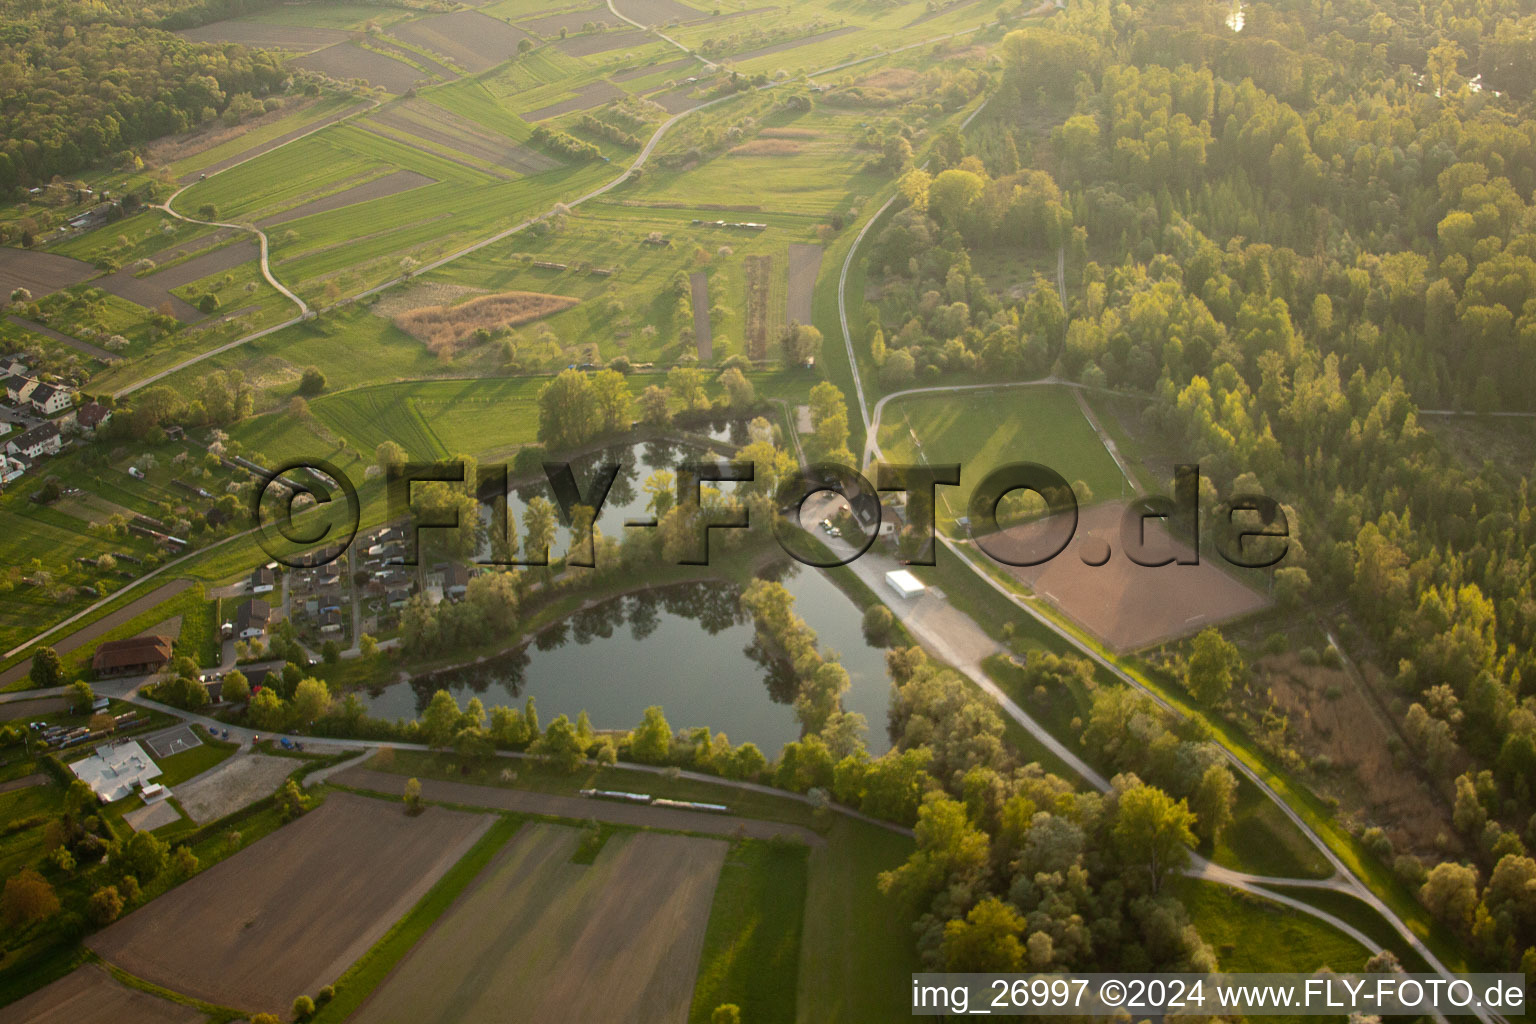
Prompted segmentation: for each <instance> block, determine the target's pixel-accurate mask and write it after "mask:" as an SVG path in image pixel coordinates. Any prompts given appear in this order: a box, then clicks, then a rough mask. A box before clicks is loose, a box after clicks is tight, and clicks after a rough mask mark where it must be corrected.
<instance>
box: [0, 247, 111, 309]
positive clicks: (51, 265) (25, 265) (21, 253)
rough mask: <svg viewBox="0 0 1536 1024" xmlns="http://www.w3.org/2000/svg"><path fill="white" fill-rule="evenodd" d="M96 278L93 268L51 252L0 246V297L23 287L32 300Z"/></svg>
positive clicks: (5, 296) (6, 296)
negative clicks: (29, 293) (30, 294)
mask: <svg viewBox="0 0 1536 1024" xmlns="http://www.w3.org/2000/svg"><path fill="white" fill-rule="evenodd" d="M94 276H96V268H95V267H93V266H91V265H90V264H89V263H86V262H84V261H83V260H73V259H70V258H69V257H68V256H60V255H58V254H57V253H52V252H38V251H37V250H35V249H13V248H10V247H9V246H0V297H4V298H7V299H8V298H10V295H11V292H13V291H15V290H16V289H17V288H25V289H26V290H27V291H29V292H31V293H32V297H33V298H34V299H40V298H42V297H43V296H44V295H50V294H52V293H53V292H56V291H59V290H60V289H62V288H68V287H69V286H70V285H73V284H79V283H80V282H81V281H84V280H87V279H88V278H91V277H94Z"/></svg>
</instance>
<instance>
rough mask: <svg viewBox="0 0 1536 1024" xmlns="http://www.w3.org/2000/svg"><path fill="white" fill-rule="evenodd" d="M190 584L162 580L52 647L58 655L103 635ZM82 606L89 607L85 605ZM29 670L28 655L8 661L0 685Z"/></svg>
mask: <svg viewBox="0 0 1536 1024" xmlns="http://www.w3.org/2000/svg"><path fill="white" fill-rule="evenodd" d="M144 579H148V577H147V576H146V577H144ZM137 582H139V581H137V580H136V581H135V583H137ZM135 583H131V584H129V586H133V585H135ZM191 586H192V581H191V580H175V581H173V582H171V583H167V584H165V585H164V586H161V587H156V588H155V589H154V590H152V591H150V592H149V593H147V594H145V595H144V596H143V597H141V598H139V599H138V600H135V601H130V602H128V603H127V604H125V605H123V607H121V608H119V609H118V610H117V611H115V612H112V613H111V614H110V615H103V616H102V617H101V618H99V619H97V620H96V621H95V622H93V623H91V624H90V625H89V626H86V627H85V628H84V629H80V630H76V631H75V632H73V633H71V634H70V635H69V636H67V637H65V638H64V639H63V640H60V641H59V642H58V643H57V644H55V645H54V650H56V651H57V652H58V653H59V654H60V655H64V654H68V653H69V652H70V651H73V650H75V649H76V648H78V647H80V646H82V645H84V644H88V643H90V642H91V641H92V640H94V639H96V638H97V637H99V636H104V635H105V634H107V633H109V632H111V631H112V630H114V629H116V628H117V627H118V626H121V625H123V624H124V623H126V622H131V621H132V620H133V619H135V618H137V617H138V616H140V615H142V614H144V613H145V612H147V611H149V610H150V609H151V608H153V607H155V605H157V604H160V603H161V602H164V601H169V600H170V599H171V598H173V597H175V596H176V595H177V594H180V593H182V592H183V591H185V590H187V589H189V588H190V587H191ZM124 589H127V588H124ZM118 593H122V591H121V590H120V591H118ZM114 596H115V595H114ZM98 603H99V602H98ZM92 607H95V605H92ZM86 610H87V611H89V609H86ZM81 614H82V615H83V614H84V612H81ZM71 621H73V619H68V620H65V621H64V622H61V623H59V626H64V625H68V623H69V622H71ZM54 628H55V629H57V628H58V627H57V626H56V627H54ZM37 639H41V636H39V637H35V638H34V639H33V640H30V641H28V642H27V644H30V643H33V642H35V640H37ZM27 644H22V645H21V646H20V647H16V648H14V649H13V650H11V651H8V652H7V653H6V657H10V656H11V655H14V654H15V653H16V652H17V651H20V650H24V649H25V648H26V647H27ZM31 670H32V659H31V658H28V659H27V660H26V661H23V662H20V663H19V664H16V665H12V666H11V667H10V668H8V669H6V670H5V671H4V672H0V687H3V686H10V685H11V684H13V683H19V682H21V681H22V680H23V679H25V678H26V676H27V673H28V672H30V671H31Z"/></svg>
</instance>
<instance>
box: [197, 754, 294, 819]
mask: <svg viewBox="0 0 1536 1024" xmlns="http://www.w3.org/2000/svg"><path fill="white" fill-rule="evenodd" d="M298 767H299V762H297V761H295V760H294V759H293V758H291V757H273V756H272V755H270V754H249V753H248V754H236V755H235V756H234V757H232V758H230V759H229V760H228V761H225V762H224V763H223V764H221V765H219V766H218V768H216V769H214V770H213V771H212V772H210V773H209V774H207V775H204V776H203V777H202V778H200V779H198V780H197V781H196V782H194V783H192V784H191V785H188V786H184V787H182V788H181V789H179V790H177V791H176V796H177V798H178V799H180V800H181V806H182V809H183V810H185V811H186V812H187V817H189V818H191V819H192V820H193V821H195V822H197V823H198V824H199V825H203V824H207V823H208V822H210V821H218V820H219V819H220V818H222V817H224V816H225V815H226V814H233V813H234V812H236V811H238V810H239V809H240V808H242V807H248V806H250V805H251V804H253V803H255V802H256V801H257V800H260V799H261V798H262V797H264V796H267V795H268V794H270V793H271V792H272V791H273V790H275V789H277V787H278V786H280V785H282V783H283V780H284V779H286V778H287V777H288V776H289V774H291V773H292V772H293V771H294V770H295V769H296V768H298Z"/></svg>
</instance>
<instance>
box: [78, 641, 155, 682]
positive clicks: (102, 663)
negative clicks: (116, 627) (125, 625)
mask: <svg viewBox="0 0 1536 1024" xmlns="http://www.w3.org/2000/svg"><path fill="white" fill-rule="evenodd" d="M171 653H172V648H171V638H170V637H168V636H136V637H133V638H132V639H129V640H108V641H107V642H106V643H104V644H102V645H101V646H100V647H98V648H96V654H95V656H94V657H92V658H91V668H93V669H95V670H96V674H97V675H100V676H147V675H150V674H152V673H155V672H158V671H160V670H161V669H162V668H164V667H165V666H166V665H168V664H170V661H171Z"/></svg>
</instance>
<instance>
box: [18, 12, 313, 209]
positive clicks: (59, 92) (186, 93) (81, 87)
mask: <svg viewBox="0 0 1536 1024" xmlns="http://www.w3.org/2000/svg"><path fill="white" fill-rule="evenodd" d="M261 6H265V4H261V3H254V2H246V0H210V2H202V0H192V2H178V0H166V2H146V3H131V4H130V3H93V4H76V3H63V2H47V0H35V2H28V0H7V2H5V3H3V4H0V26H3V27H0V147H3V149H0V192H4V191H8V190H10V189H12V188H14V187H16V186H23V187H30V186H35V185H39V184H43V183H45V182H48V181H51V180H52V179H53V178H54V177H55V176H60V175H72V174H75V173H77V172H79V171H82V170H84V169H85V168H87V167H91V166H94V165H96V164H100V163H102V162H104V161H111V162H113V163H116V164H121V165H126V164H129V163H131V162H132V161H133V159H134V157H133V152H132V151H133V149H134V148H135V147H138V146H141V145H142V144H144V143H146V142H149V141H151V140H153V139H157V138H160V137H161V136H164V135H171V134H174V133H177V132H184V131H186V130H187V129H189V128H192V127H195V126H196V125H199V124H202V123H203V122H205V121H208V120H210V119H212V118H214V117H216V116H219V115H221V114H225V113H226V112H227V111H229V110H230V109H231V108H233V109H234V110H235V111H237V112H241V113H244V112H249V111H250V110H251V109H252V108H253V107H254V105H256V104H258V103H259V102H260V100H261V99H262V98H264V97H268V96H270V95H272V94H273V93H276V92H279V91H281V90H283V89H284V88H285V87H286V84H287V83H288V80H289V74H288V72H287V70H286V69H285V68H284V67H283V65H282V62H281V60H280V58H279V57H278V56H277V55H276V54H273V53H269V52H265V51H258V50H248V49H246V48H245V47H243V46H235V45H230V46H221V45H216V44H213V43H191V42H187V41H186V40H184V39H181V38H180V37H178V36H176V35H173V34H172V32H171V31H170V30H172V29H177V28H186V27H189V26H192V25H200V24H203V23H204V22H207V21H214V20H216V19H218V18H223V17H229V16H232V15H236V14H242V13H246V11H247V10H248V9H256V8H258V7H261Z"/></svg>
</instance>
